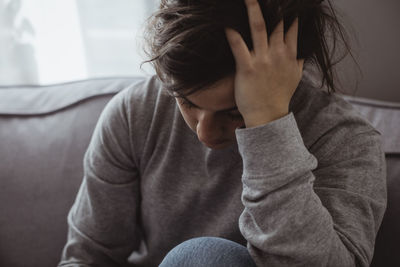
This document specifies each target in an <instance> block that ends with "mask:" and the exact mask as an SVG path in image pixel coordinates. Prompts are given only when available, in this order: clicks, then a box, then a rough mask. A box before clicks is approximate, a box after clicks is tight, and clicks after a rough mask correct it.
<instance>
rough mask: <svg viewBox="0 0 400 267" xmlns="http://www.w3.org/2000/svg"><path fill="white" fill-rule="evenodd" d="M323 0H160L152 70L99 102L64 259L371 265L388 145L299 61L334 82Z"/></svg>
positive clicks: (83, 262)
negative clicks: (317, 82) (102, 107)
mask: <svg viewBox="0 0 400 267" xmlns="http://www.w3.org/2000/svg"><path fill="white" fill-rule="evenodd" d="M324 5H325V3H320V1H313V0H309V1H296V0H286V1H278V0H270V1H267V0H260V1H257V0H246V1H244V2H243V1H242V0H237V1H236V0H235V1H234V0H231V1H225V0H219V1H211V0H197V1H196V0H193V1H183V0H175V1H173V0H163V1H161V5H160V9H159V10H158V11H157V12H156V13H155V14H154V15H153V17H152V20H150V21H149V24H148V25H149V26H148V28H147V33H148V35H147V41H148V45H149V46H148V48H150V52H149V55H150V56H151V59H150V60H149V61H148V62H152V63H153V65H154V67H155V70H156V72H157V75H156V76H152V77H150V78H148V79H146V80H144V81H143V82H140V83H138V84H134V85H132V86H131V87H130V88H127V89H126V90H124V91H122V92H121V93H120V94H118V95H117V96H116V97H114V98H113V99H112V100H111V101H110V102H109V103H108V105H107V107H106V108H105V110H104V111H103V113H102V115H101V117H100V119H99V122H98V124H97V126H96V129H95V131H94V134H93V137H92V140H91V143H90V145H89V148H88V150H87V152H86V154H85V159H84V170H85V175H84V179H83V182H82V185H81V188H80V191H79V193H78V196H77V199H76V201H75V203H74V205H73V207H72V208H71V211H70V213H69V216H68V223H69V234H68V242H67V244H66V246H65V248H64V251H63V255H62V260H61V262H60V264H59V266H76V265H79V266H89V265H90V266H91V265H96V266H97V265H98V266H121V265H122V266H158V265H160V266H369V263H370V262H371V260H372V256H373V249H374V242H375V236H376V233H377V231H378V229H379V226H380V223H381V221H382V218H383V214H384V211H385V208H386V166H385V158H384V153H383V151H382V148H381V139H380V137H381V135H380V133H379V132H378V131H377V130H376V129H374V128H373V127H372V126H371V125H370V124H369V123H368V122H367V121H365V120H364V119H363V118H361V117H360V116H359V114H358V113H357V112H355V111H354V110H353V109H352V107H351V105H350V104H348V103H347V102H345V101H344V100H343V99H342V98H340V97H339V96H337V95H335V94H332V93H331V92H328V93H327V92H324V91H322V90H319V89H318V88H315V87H314V86H313V84H312V83H311V81H310V79H309V77H308V76H307V75H305V73H303V68H304V67H305V65H310V64H312V63H316V64H317V65H318V67H319V68H320V70H321V71H322V74H323V81H326V82H327V85H328V89H331V90H332V91H334V90H335V87H334V80H333V78H332V75H331V74H332V65H333V64H332V58H331V57H330V56H331V54H330V53H329V51H328V47H327V46H326V43H327V42H326V40H327V37H328V34H327V31H326V29H328V28H329V27H331V29H336V30H338V29H339V31H333V32H334V33H338V32H341V31H340V24H339V22H338V21H337V19H336V16H334V11H333V9H332V6H331V5H330V3H329V2H327V3H326V6H324ZM328 7H330V8H328ZM332 14H333V15H332ZM335 27H336V28H335ZM338 36H339V35H337V36H336V35H334V37H338ZM340 36H342V35H340ZM335 40H336V39H335ZM322 84H324V83H322Z"/></svg>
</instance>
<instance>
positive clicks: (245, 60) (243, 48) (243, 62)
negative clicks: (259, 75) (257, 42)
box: [225, 28, 251, 69]
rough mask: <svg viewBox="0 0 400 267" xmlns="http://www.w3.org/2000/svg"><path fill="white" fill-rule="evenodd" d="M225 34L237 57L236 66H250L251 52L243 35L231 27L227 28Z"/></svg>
mask: <svg viewBox="0 0 400 267" xmlns="http://www.w3.org/2000/svg"><path fill="white" fill-rule="evenodd" d="M225 34H226V38H227V40H228V43H229V45H230V47H231V50H232V54H233V56H234V57H235V62H236V68H237V69H239V68H241V67H248V66H249V65H250V63H251V54H250V52H249V49H248V48H247V45H246V43H245V42H244V41H243V38H242V36H240V34H239V33H238V32H237V31H235V30H234V29H231V28H225Z"/></svg>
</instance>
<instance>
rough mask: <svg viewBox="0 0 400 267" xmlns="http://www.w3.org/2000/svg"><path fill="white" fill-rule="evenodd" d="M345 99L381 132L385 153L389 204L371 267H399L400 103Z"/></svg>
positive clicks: (356, 98)
mask: <svg viewBox="0 0 400 267" xmlns="http://www.w3.org/2000/svg"><path fill="white" fill-rule="evenodd" d="M342 97H343V98H344V99H345V100H347V101H348V102H350V103H351V104H352V105H353V107H355V108H356V109H357V110H358V111H359V112H360V114H361V115H362V116H364V117H365V118H366V119H367V120H368V121H369V122H370V123H371V124H372V125H373V126H374V127H375V128H377V130H378V131H380V132H381V134H382V136H383V147H384V150H385V153H386V167H387V188H388V204H387V208H386V213H385V215H384V217H383V222H382V225H381V228H380V229H379V232H378V236H377V238H376V243H375V252H374V258H373V261H372V265H371V266H373V267H382V266H385V267H386V266H400V255H399V253H398V246H399V243H400V205H399V204H400V103H391V102H386V101H378V100H371V99H366V98H361V97H353V96H342Z"/></svg>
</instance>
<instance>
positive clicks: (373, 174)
mask: <svg viewBox="0 0 400 267" xmlns="http://www.w3.org/2000/svg"><path fill="white" fill-rule="evenodd" d="M340 125H341V126H339V125H338V126H337V127H338V128H337V129H332V130H331V131H329V138H327V139H323V138H320V139H319V140H329V141H327V142H326V143H325V144H322V146H324V145H325V147H328V145H329V149H326V153H324V154H323V157H321V158H319V159H317V158H316V157H315V156H314V155H313V154H311V153H310V152H309V151H308V149H307V148H306V147H305V145H304V143H303V139H302V136H301V134H300V132H299V129H298V127H297V123H296V120H295V117H294V115H293V113H292V112H290V113H289V114H288V115H286V116H284V117H282V118H280V119H278V120H275V121H272V122H270V123H268V124H265V125H261V126H257V127H253V128H245V129H236V131H235V133H236V136H237V142H238V148H239V152H240V154H241V156H242V159H243V175H242V182H243V192H242V202H243V204H244V207H245V208H244V210H243V212H242V214H241V216H240V218H239V228H240V231H241V233H242V235H243V236H244V238H246V240H247V241H248V242H247V248H248V250H249V252H250V255H251V256H252V258H253V259H254V261H255V262H256V264H257V266H319V267H320V266H332V267H336V266H343V267H345V266H365V267H367V266H369V264H370V262H371V260H372V256H373V250H374V243H375V237H376V233H377V231H378V229H379V226H380V224H381V222H382V219H383V214H384V212H385V209H386V201H387V196H386V165H385V164H386V163H385V155H384V152H383V150H382V148H381V147H382V146H381V140H380V137H381V136H380V133H379V132H377V131H375V130H370V131H368V132H361V133H358V134H351V133H352V132H353V131H352V130H353V129H352V127H356V125H352V124H351V123H347V124H340ZM343 131H348V132H349V134H348V135H343ZM336 133H340V134H336ZM330 144H333V145H332V146H330ZM317 167H318V168H317Z"/></svg>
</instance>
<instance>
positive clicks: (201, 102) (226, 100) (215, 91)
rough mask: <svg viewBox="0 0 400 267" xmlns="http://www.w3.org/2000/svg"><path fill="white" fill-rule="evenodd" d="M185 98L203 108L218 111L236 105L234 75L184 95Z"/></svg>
mask: <svg viewBox="0 0 400 267" xmlns="http://www.w3.org/2000/svg"><path fill="white" fill-rule="evenodd" d="M186 99H187V100H189V101H190V102H191V103H193V104H195V105H196V106H198V107H200V108H201V109H204V110H210V111H220V110H222V109H229V108H232V107H234V106H236V103H235V96H234V77H231V76H230V77H227V78H224V79H222V80H220V81H218V82H217V83H215V84H214V85H212V86H210V87H209V88H207V89H204V90H200V91H197V92H195V93H193V94H191V95H188V96H186Z"/></svg>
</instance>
